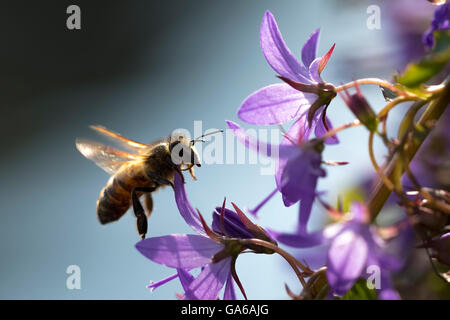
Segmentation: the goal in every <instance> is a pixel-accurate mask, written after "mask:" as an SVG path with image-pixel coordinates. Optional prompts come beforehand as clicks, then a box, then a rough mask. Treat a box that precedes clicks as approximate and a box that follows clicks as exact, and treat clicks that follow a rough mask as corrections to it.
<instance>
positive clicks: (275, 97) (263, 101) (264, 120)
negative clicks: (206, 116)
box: [238, 83, 317, 125]
mask: <svg viewBox="0 0 450 320" xmlns="http://www.w3.org/2000/svg"><path fill="white" fill-rule="evenodd" d="M316 98H317V96H316V95H315V94H312V93H303V92H300V91H297V90H295V89H294V88H292V87H291V86H289V85H288V84H286V83H277V84H273V85H270V86H267V87H264V88H262V89H259V90H258V91H255V92H254V93H252V94H251V95H250V96H249V97H247V98H246V99H245V100H244V102H243V103H242V105H241V106H240V108H239V110H238V117H239V118H240V119H241V120H242V121H244V122H247V123H251V124H258V125H270V124H281V123H285V122H289V121H291V120H293V119H295V118H296V117H297V115H298V114H300V113H301V112H300V110H301V109H305V108H308V107H309V106H311V104H312V103H314V101H315V100H316Z"/></svg>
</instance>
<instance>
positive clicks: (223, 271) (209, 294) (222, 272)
mask: <svg viewBox="0 0 450 320" xmlns="http://www.w3.org/2000/svg"><path fill="white" fill-rule="evenodd" d="M230 264H231V258H230V257H229V258H226V259H223V260H221V261H219V262H217V263H210V264H208V265H207V266H206V267H205V268H204V269H203V270H202V272H200V274H199V275H198V277H197V278H195V279H194V281H192V283H191V285H190V286H189V288H188V290H186V292H185V299H186V300H215V299H217V297H218V295H219V291H220V289H222V287H223V285H224V284H225V281H226V280H227V278H228V276H229V274H230Z"/></svg>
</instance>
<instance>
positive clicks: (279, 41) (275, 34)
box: [260, 11, 311, 83]
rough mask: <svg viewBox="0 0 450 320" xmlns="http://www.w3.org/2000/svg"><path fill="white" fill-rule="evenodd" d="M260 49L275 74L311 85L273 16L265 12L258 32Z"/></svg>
mask: <svg viewBox="0 0 450 320" xmlns="http://www.w3.org/2000/svg"><path fill="white" fill-rule="evenodd" d="M260 42H261V49H262V51H263V54H264V57H265V58H266V60H267V62H268V63H269V65H270V66H271V67H272V69H273V70H275V72H277V73H278V74H279V75H282V76H284V77H286V78H290V79H293V80H298V81H300V82H303V83H311V81H310V80H309V79H308V78H307V77H308V72H307V70H306V68H305V67H304V66H302V65H301V64H300V62H299V61H298V60H297V58H295V56H294V55H293V54H292V53H291V51H290V50H289V48H288V47H287V46H286V43H285V42H284V40H283V37H282V36H281V32H280V30H279V28H278V25H277V22H276V21H275V18H274V16H273V14H272V13H271V12H270V11H267V12H266V14H265V15H264V18H263V21H262V24H261V31H260Z"/></svg>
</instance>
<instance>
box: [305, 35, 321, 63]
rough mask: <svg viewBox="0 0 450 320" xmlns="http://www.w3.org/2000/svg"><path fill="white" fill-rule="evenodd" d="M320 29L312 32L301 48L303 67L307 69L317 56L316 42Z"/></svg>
mask: <svg viewBox="0 0 450 320" xmlns="http://www.w3.org/2000/svg"><path fill="white" fill-rule="evenodd" d="M319 34H320V29H317V30H316V31H314V32H313V33H312V34H311V36H310V37H309V39H308V40H307V41H306V42H305V44H304V45H303V48H302V61H303V65H304V66H306V67H309V65H310V64H311V63H312V62H313V60H314V59H315V58H316V55H317V42H318V41H319Z"/></svg>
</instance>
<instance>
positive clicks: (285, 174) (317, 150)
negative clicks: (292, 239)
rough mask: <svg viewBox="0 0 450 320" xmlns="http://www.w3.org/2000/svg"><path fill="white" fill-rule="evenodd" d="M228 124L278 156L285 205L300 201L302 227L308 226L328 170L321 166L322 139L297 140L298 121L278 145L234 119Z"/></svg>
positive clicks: (251, 145) (253, 146) (279, 183)
mask: <svg viewBox="0 0 450 320" xmlns="http://www.w3.org/2000/svg"><path fill="white" fill-rule="evenodd" d="M227 125H228V127H229V128H230V129H231V130H232V131H233V133H234V135H235V136H236V137H237V138H238V140H239V141H240V142H241V143H243V144H244V145H245V146H246V147H247V148H250V149H253V150H254V151H257V152H259V153H261V154H262V155H264V156H269V157H274V158H276V160H277V164H276V173H275V182H276V186H277V190H278V191H279V192H280V193H281V194H282V197H283V202H284V205H285V206H287V207H289V206H292V205H293V204H295V203H297V202H299V201H300V203H301V209H300V215H299V231H300V230H306V224H307V222H308V220H309V216H310V213H311V209H312V204H313V202H314V198H315V196H316V186H317V180H318V179H319V177H324V176H325V171H324V170H323V169H322V168H321V162H322V157H321V149H322V148H323V146H322V143H320V142H318V141H310V142H308V143H303V144H301V145H298V144H295V141H293V138H291V137H298V136H299V135H298V133H299V132H300V131H301V124H300V122H296V123H295V124H294V125H293V126H292V127H291V128H290V130H289V131H288V132H287V134H286V136H285V137H284V138H283V140H282V142H281V144H280V145H278V146H274V145H269V144H266V143H263V142H261V141H258V140H257V139H256V138H254V137H252V136H250V135H249V134H248V133H247V132H246V131H245V129H243V128H242V127H240V126H239V125H238V124H236V123H234V122H232V121H227ZM272 195H273V193H272ZM267 201H268V199H265V202H267ZM259 207H261V206H259Z"/></svg>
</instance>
